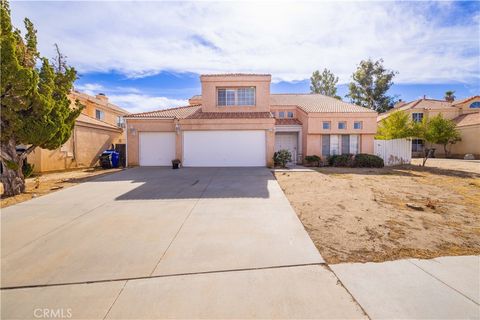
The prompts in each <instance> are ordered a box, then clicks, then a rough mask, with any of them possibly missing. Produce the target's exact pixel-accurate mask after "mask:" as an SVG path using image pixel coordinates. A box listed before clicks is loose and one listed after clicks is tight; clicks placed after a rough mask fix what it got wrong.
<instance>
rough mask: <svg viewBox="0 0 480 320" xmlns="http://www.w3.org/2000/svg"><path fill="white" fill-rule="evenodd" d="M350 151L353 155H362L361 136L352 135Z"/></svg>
mask: <svg viewBox="0 0 480 320" xmlns="http://www.w3.org/2000/svg"><path fill="white" fill-rule="evenodd" d="M348 150H349V151H350V153H351V154H359V153H360V135H359V134H351V135H350V146H349V147H348Z"/></svg>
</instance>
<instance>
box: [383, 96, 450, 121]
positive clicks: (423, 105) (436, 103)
mask: <svg viewBox="0 0 480 320" xmlns="http://www.w3.org/2000/svg"><path fill="white" fill-rule="evenodd" d="M413 108H415V109H429V110H445V109H450V108H454V107H453V106H452V104H451V103H450V102H448V101H445V100H436V99H418V100H413V101H410V102H409V103H407V104H404V105H401V106H399V107H396V108H393V109H390V110H388V111H387V112H384V113H382V114H379V115H378V117H377V122H378V121H382V120H383V119H385V118H386V117H388V116H389V115H390V114H391V113H392V112H395V111H406V110H410V109H413Z"/></svg>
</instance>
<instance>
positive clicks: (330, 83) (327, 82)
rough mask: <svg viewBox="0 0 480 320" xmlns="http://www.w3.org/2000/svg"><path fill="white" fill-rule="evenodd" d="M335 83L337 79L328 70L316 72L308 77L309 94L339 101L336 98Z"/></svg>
mask: <svg viewBox="0 0 480 320" xmlns="http://www.w3.org/2000/svg"><path fill="white" fill-rule="evenodd" d="M337 82H338V77H336V76H335V75H334V74H333V73H332V72H331V71H330V70H328V69H326V68H325V69H323V71H322V73H320V71H318V70H317V71H315V72H313V73H312V76H311V77H310V92H311V93H319V94H323V95H325V96H329V97H334V98H337V99H341V98H340V97H339V96H337Z"/></svg>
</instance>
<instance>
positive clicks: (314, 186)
mask: <svg viewBox="0 0 480 320" xmlns="http://www.w3.org/2000/svg"><path fill="white" fill-rule="evenodd" d="M459 168H460V169H462V170H448V169H444V168H429V167H426V168H422V167H418V166H411V165H409V166H402V167H395V168H382V169H371V168H368V169H355V168H318V169H317V170H316V171H317V172H292V173H288V174H283V175H280V174H277V179H278V181H279V183H280V185H281V187H282V189H283V190H284V191H285V193H286V195H287V197H288V199H289V200H290V202H291V203H292V205H293V207H294V208H295V211H296V212H297V214H298V216H299V217H300V220H301V221H302V222H303V224H304V226H305V228H306V230H307V232H308V233H309V234H310V236H311V238H312V240H313V241H314V243H315V245H316V246H317V248H318V249H319V251H320V253H321V254H322V255H323V257H324V258H325V260H326V261H327V262H329V263H340V262H367V261H386V260H395V259H400V258H433V257H438V256H446V255H465V254H480V174H478V173H476V172H468V171H467V170H463V168H461V167H459ZM407 203H409V204H412V205H414V206H419V207H421V209H422V210H423V211H416V210H413V209H411V208H408V207H407V206H406V204H407Z"/></svg>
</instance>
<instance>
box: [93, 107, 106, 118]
mask: <svg viewBox="0 0 480 320" xmlns="http://www.w3.org/2000/svg"><path fill="white" fill-rule="evenodd" d="M97 112H98V113H99V115H100V117H97ZM95 119H97V120H101V121H105V111H103V110H101V109H95Z"/></svg>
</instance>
